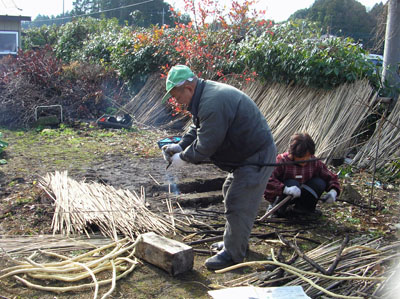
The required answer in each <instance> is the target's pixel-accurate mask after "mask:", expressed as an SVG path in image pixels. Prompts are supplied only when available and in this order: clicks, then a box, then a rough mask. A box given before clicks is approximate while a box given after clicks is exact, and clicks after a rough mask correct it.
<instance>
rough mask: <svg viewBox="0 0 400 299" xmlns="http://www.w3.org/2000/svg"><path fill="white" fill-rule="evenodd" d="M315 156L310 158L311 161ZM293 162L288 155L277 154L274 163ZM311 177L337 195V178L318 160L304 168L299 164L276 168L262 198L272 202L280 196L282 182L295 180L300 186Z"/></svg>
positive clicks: (338, 190)
mask: <svg viewBox="0 0 400 299" xmlns="http://www.w3.org/2000/svg"><path fill="white" fill-rule="evenodd" d="M313 158H315V156H311V159H313ZM290 161H293V160H292V159H290V158H289V153H287V152H286V153H283V154H279V155H278V156H277V157H276V163H282V162H290ZM313 177H319V178H321V179H323V180H324V181H325V182H326V190H325V191H329V190H331V189H335V190H336V191H337V193H338V195H339V193H340V184H339V180H338V176H337V175H336V174H334V173H333V172H331V171H330V170H329V169H328V167H327V166H326V165H325V164H324V163H323V162H321V161H320V160H315V161H312V162H308V163H306V164H305V165H304V166H301V165H299V164H291V165H280V166H276V168H275V169H274V171H273V172H272V175H271V177H270V178H269V181H268V184H267V188H266V189H265V192H264V197H265V199H267V200H268V201H270V202H273V201H274V200H275V198H276V197H277V196H280V195H282V192H283V188H284V187H285V185H284V184H283V182H284V181H286V180H288V179H295V180H297V181H298V182H299V183H300V185H301V184H303V183H305V182H307V181H308V180H309V179H311V178H313Z"/></svg>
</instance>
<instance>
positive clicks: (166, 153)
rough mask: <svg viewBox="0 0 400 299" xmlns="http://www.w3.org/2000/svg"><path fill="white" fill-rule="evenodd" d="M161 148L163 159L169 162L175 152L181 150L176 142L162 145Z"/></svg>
mask: <svg viewBox="0 0 400 299" xmlns="http://www.w3.org/2000/svg"><path fill="white" fill-rule="evenodd" d="M161 150H162V155H163V157H164V160H165V161H167V162H171V158H172V156H173V155H174V154H176V153H180V152H181V151H182V147H181V146H180V145H179V144H177V143H171V144H166V145H164V146H163V147H162V148H161Z"/></svg>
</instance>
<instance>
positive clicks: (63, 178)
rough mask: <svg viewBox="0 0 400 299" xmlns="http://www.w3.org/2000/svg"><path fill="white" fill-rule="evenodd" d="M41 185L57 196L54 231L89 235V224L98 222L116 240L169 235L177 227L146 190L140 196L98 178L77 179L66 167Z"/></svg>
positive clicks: (106, 233)
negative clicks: (149, 201) (153, 207)
mask: <svg viewBox="0 0 400 299" xmlns="http://www.w3.org/2000/svg"><path fill="white" fill-rule="evenodd" d="M39 186H40V187H41V188H42V189H43V190H44V191H45V192H46V193H47V195H48V196H49V197H51V198H52V199H53V200H54V204H55V213H54V216H53V221H52V228H53V233H54V234H55V233H58V232H60V233H62V234H65V235H67V236H68V235H69V234H71V233H76V234H79V233H82V232H84V233H86V235H88V236H89V233H88V228H90V227H93V226H94V227H98V228H99V230H100V232H101V233H102V234H104V235H105V236H108V237H110V238H112V239H114V240H118V234H122V235H124V236H128V237H130V238H131V239H132V240H133V239H134V238H135V236H138V235H140V234H141V233H145V232H149V231H153V232H155V233H157V234H160V235H166V234H167V233H168V232H171V231H173V229H174V227H173V226H172V225H171V224H170V223H169V222H167V221H166V220H165V219H164V218H163V217H162V216H159V215H157V214H155V213H153V212H151V211H150V210H149V209H147V208H146V205H145V198H144V192H142V194H141V196H138V195H137V194H136V193H132V192H130V191H129V190H122V189H118V190H117V189H115V188H114V187H112V186H107V185H104V184H100V183H96V182H91V183H86V182H77V181H75V180H73V179H71V178H69V177H68V175H67V172H66V171H64V172H55V173H54V174H47V175H46V176H45V177H43V178H42V179H41V180H40V181H39Z"/></svg>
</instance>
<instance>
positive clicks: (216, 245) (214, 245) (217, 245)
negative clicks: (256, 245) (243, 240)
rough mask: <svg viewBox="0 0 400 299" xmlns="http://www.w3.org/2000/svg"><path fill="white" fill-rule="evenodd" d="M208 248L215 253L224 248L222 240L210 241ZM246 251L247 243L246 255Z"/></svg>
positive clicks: (247, 251) (247, 250)
mask: <svg viewBox="0 0 400 299" xmlns="http://www.w3.org/2000/svg"><path fill="white" fill-rule="evenodd" d="M210 249H211V251H212V252H215V253H217V252H220V251H221V250H222V249H224V241H219V242H215V243H212V244H211V246H210ZM248 253H249V244H247V247H246V255H247V254H248Z"/></svg>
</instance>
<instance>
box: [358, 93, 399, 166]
mask: <svg viewBox="0 0 400 299" xmlns="http://www.w3.org/2000/svg"><path fill="white" fill-rule="evenodd" d="M399 143H400V98H398V99H397V101H396V104H395V107H394V108H393V110H392V111H391V112H390V114H389V115H388V116H387V117H385V116H383V117H381V119H380V120H379V121H378V123H377V125H376V129H375V132H374V134H373V135H372V137H371V138H370V139H369V140H368V141H367V143H366V144H365V145H364V146H363V147H362V148H361V149H360V150H359V151H358V152H357V155H356V156H355V157H354V159H353V161H352V164H353V165H355V166H357V167H359V168H366V169H369V170H373V168H374V165H375V163H376V167H377V168H378V169H379V168H382V167H385V166H387V167H388V170H389V171H390V172H398V171H399V170H398V167H396V163H397V161H399V157H400V150H399Z"/></svg>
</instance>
